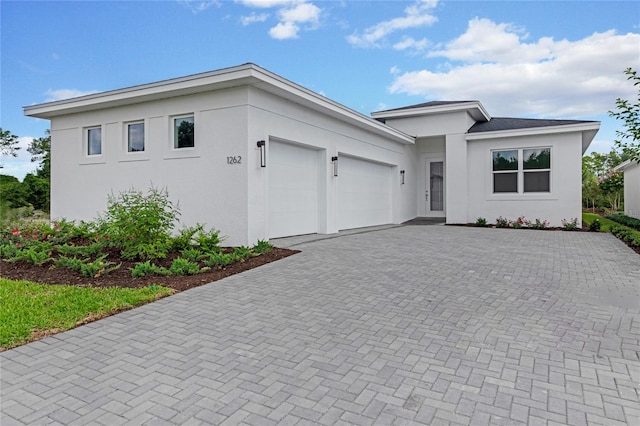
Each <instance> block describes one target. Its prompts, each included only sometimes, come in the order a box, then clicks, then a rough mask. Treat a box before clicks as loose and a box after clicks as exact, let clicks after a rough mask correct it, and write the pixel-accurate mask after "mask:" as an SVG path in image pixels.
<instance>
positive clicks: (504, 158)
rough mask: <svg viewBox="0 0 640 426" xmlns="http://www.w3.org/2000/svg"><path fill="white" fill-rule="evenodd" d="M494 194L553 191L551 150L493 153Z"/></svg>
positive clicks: (528, 149) (511, 150)
mask: <svg viewBox="0 0 640 426" xmlns="http://www.w3.org/2000/svg"><path fill="white" fill-rule="evenodd" d="M491 157H492V164H493V192H494V193H496V194H500V193H514V194H518V193H531V192H550V191H551V148H524V149H509V150H500V151H492V153H491Z"/></svg>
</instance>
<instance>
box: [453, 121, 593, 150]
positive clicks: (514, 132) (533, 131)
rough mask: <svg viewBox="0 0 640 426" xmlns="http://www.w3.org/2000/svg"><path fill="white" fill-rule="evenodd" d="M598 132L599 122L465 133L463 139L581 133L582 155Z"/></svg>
mask: <svg viewBox="0 0 640 426" xmlns="http://www.w3.org/2000/svg"><path fill="white" fill-rule="evenodd" d="M598 130H600V122H599V121H587V122H584V123H576V124H562V125H558V126H545V127H525V128H522V129H507V130H494V131H490V132H478V133H467V134H466V135H465V139H466V140H467V141H473V140H482V139H498V138H508V137H519V136H531V135H545V134H554V133H571V132H581V133H582V153H583V154H584V152H585V151H586V150H587V148H589V145H590V144H591V141H593V138H594V137H595V136H596V133H598Z"/></svg>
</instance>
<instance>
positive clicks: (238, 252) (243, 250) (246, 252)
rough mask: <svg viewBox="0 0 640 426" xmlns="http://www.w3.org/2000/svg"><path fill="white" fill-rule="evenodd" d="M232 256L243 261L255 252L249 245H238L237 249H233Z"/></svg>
mask: <svg viewBox="0 0 640 426" xmlns="http://www.w3.org/2000/svg"><path fill="white" fill-rule="evenodd" d="M232 256H233V257H234V258H235V259H236V260H238V261H243V260H247V259H249V258H250V257H252V256H253V252H252V251H251V249H250V248H249V247H245V246H240V247H236V248H235V249H233V254H232Z"/></svg>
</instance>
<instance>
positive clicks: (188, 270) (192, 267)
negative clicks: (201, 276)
mask: <svg viewBox="0 0 640 426" xmlns="http://www.w3.org/2000/svg"><path fill="white" fill-rule="evenodd" d="M169 271H171V273H172V274H174V275H196V274H198V273H199V272H200V266H198V264H197V263H195V262H190V261H188V260H187V259H183V258H181V257H179V258H177V259H175V260H174V261H173V262H172V263H171V267H170V268H169Z"/></svg>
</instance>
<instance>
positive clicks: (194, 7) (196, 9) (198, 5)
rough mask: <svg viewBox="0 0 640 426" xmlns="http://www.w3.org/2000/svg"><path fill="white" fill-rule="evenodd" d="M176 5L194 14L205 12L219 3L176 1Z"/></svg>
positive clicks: (200, 0) (195, 0) (208, 0)
mask: <svg viewBox="0 0 640 426" xmlns="http://www.w3.org/2000/svg"><path fill="white" fill-rule="evenodd" d="M178 4H181V5H183V6H184V7H186V8H187V9H189V10H191V12H193V13H194V14H195V13H200V12H202V11H204V10H207V9H208V8H210V7H211V6H214V5H215V6H220V2H219V1H218V0H178Z"/></svg>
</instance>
